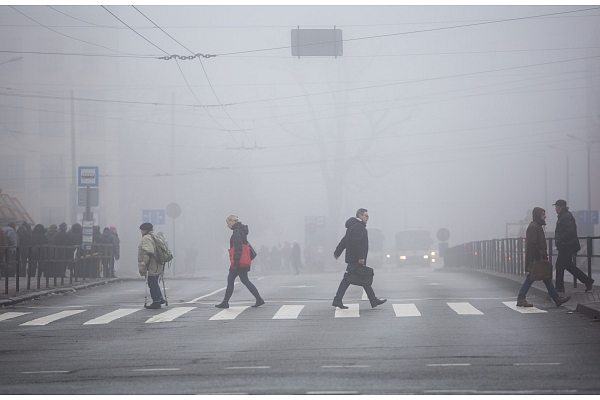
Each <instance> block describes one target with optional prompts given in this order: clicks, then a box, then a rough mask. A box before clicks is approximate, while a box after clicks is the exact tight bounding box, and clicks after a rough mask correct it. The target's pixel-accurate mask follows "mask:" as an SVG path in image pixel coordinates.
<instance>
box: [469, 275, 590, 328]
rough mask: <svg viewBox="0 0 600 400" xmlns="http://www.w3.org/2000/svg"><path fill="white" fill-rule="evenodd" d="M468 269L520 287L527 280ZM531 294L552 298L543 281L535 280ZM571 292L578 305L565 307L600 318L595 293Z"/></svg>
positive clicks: (521, 277) (520, 277) (566, 305)
mask: <svg viewBox="0 0 600 400" xmlns="http://www.w3.org/2000/svg"><path fill="white" fill-rule="evenodd" d="M468 270H469V271H474V272H478V273H481V274H485V275H487V276H490V277H494V278H500V279H503V280H505V281H512V282H515V283H516V284H518V285H519V287H521V285H522V284H523V280H525V277H524V276H512V275H511V276H506V274H501V273H498V272H493V271H487V270H481V269H468ZM536 285H539V286H540V287H536ZM529 294H533V295H534V296H535V297H539V298H544V299H547V300H551V299H550V296H549V295H548V292H547V291H546V286H544V284H543V283H541V282H535V283H534V284H533V286H531V289H529ZM570 294H571V297H572V300H577V301H578V303H577V305H576V306H575V307H573V306H572V305H569V304H567V303H565V304H563V305H562V306H563V307H565V308H567V309H569V310H571V311H575V312H578V313H581V314H582V315H585V316H587V317H589V318H591V319H595V320H599V319H600V302H599V301H594V300H595V297H598V296H597V295H596V294H595V293H591V292H590V293H585V292H572V293H570ZM590 298H591V300H592V301H586V302H583V303H582V302H581V301H582V300H583V301H585V300H590ZM516 299H517V292H515V301H516Z"/></svg>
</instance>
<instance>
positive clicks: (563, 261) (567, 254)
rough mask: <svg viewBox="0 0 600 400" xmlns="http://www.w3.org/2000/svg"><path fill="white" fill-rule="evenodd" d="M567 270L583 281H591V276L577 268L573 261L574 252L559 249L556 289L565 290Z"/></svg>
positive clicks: (558, 290)
mask: <svg viewBox="0 0 600 400" xmlns="http://www.w3.org/2000/svg"><path fill="white" fill-rule="evenodd" d="M565 270H566V271H569V272H570V273H571V275H573V276H574V277H575V278H577V279H579V280H580V281H581V282H582V283H584V284H586V283H588V282H590V278H589V277H588V276H587V275H586V274H585V272H583V271H582V270H580V269H579V268H577V266H576V265H575V264H574V263H573V253H572V252H571V251H560V250H559V251H558V257H557V258H556V291H557V292H564V291H565Z"/></svg>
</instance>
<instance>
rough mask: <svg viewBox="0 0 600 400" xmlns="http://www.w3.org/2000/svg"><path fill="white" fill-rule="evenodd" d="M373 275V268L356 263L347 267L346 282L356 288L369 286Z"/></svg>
mask: <svg viewBox="0 0 600 400" xmlns="http://www.w3.org/2000/svg"><path fill="white" fill-rule="evenodd" d="M374 275H375V271H373V268H370V267H367V266H366V265H362V264H358V263H357V264H353V265H351V266H349V267H348V269H347V270H346V280H347V281H348V283H350V284H351V285H356V286H371V285H372V284H373V276H374Z"/></svg>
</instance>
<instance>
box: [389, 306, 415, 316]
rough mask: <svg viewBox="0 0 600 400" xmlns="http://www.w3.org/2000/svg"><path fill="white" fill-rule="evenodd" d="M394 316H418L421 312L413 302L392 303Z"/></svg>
mask: <svg viewBox="0 0 600 400" xmlns="http://www.w3.org/2000/svg"><path fill="white" fill-rule="evenodd" d="M392 306H393V307H394V312H395V313H396V317H420V316H421V313H420V312H419V310H418V309H417V306H415V305H414V304H392Z"/></svg>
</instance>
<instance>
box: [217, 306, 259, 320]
mask: <svg viewBox="0 0 600 400" xmlns="http://www.w3.org/2000/svg"><path fill="white" fill-rule="evenodd" d="M249 307H250V306H239V307H229V308H226V309H224V310H223V311H221V312H220V313H218V314H216V315H213V316H212V317H210V319H209V321H222V320H227V319H235V318H236V317H237V316H238V315H240V314H241V313H242V312H243V311H244V310H245V309H246V308H249Z"/></svg>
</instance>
